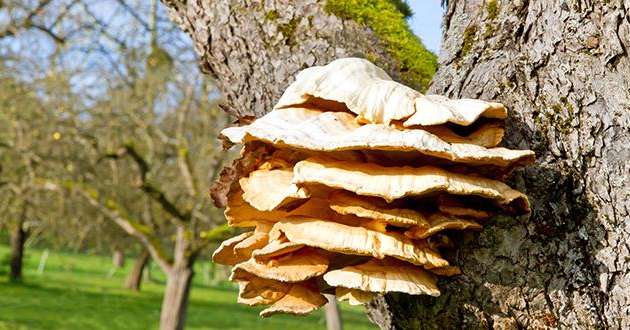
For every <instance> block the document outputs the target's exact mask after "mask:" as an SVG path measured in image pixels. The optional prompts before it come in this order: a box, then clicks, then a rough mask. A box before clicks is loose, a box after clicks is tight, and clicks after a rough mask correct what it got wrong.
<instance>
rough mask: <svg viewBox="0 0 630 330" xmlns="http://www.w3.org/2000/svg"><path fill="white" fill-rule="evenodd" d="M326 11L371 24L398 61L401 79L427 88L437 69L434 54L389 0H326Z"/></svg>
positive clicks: (418, 87)
mask: <svg viewBox="0 0 630 330" xmlns="http://www.w3.org/2000/svg"><path fill="white" fill-rule="evenodd" d="M325 9H326V11H328V12H330V13H332V14H334V15H336V16H338V17H341V18H343V19H350V20H354V21H356V22H358V23H359V24H364V25H366V26H368V27H370V28H371V29H372V30H373V31H374V33H376V35H377V36H378V37H379V38H380V39H381V40H382V41H383V42H384V43H385V45H386V46H387V51H388V52H389V53H390V54H391V55H392V57H393V58H394V59H395V60H396V61H398V64H399V69H400V72H401V78H402V80H403V82H405V83H407V84H409V85H410V86H412V87H414V88H417V89H419V90H421V91H424V90H426V88H427V87H428V86H429V83H430V82H431V78H432V77H433V74H434V73H435V71H436V70H437V57H436V56H435V54H433V53H431V52H430V51H429V50H427V49H426V48H425V47H424V45H423V44H422V42H421V41H420V39H419V38H418V37H417V36H416V35H414V34H413V32H412V31H411V29H410V28H409V25H408V24H407V21H406V20H405V14H404V13H402V12H401V11H400V10H399V9H398V8H397V6H396V5H395V4H394V3H393V2H392V1H388V0H328V1H327V2H326V7H325Z"/></svg>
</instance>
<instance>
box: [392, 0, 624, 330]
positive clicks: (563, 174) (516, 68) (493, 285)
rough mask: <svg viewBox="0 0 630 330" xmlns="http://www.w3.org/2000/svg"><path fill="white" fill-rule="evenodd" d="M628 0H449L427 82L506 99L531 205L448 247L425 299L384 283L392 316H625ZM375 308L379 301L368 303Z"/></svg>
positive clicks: (464, 322) (435, 320)
mask: <svg viewBox="0 0 630 330" xmlns="http://www.w3.org/2000/svg"><path fill="white" fill-rule="evenodd" d="M629 13H630V1H627V0H626V1H625V3H624V2H622V1H547V0H537V1H534V0H530V1H526V0H519V1H481V0H467V1H463V0H460V1H449V3H448V7H447V12H446V16H445V19H444V29H445V32H444V36H443V47H442V52H441V55H440V57H441V58H440V62H441V66H440V69H439V71H438V73H437V74H436V76H435V77H434V80H433V84H432V87H431V88H430V91H431V92H433V93H439V94H444V95H447V96H451V97H474V98H482V99H491V100H498V101H500V102H503V103H505V104H506V105H507V106H508V107H509V108H510V109H511V113H512V115H511V117H510V119H509V120H508V135H507V141H506V143H505V144H506V145H507V146H509V147H512V148H530V149H534V150H535V151H536V153H537V157H538V161H537V162H536V164H535V165H534V166H532V167H530V168H527V169H525V170H523V171H520V172H518V173H516V174H515V175H514V176H513V179H512V184H513V185H515V186H516V187H518V188H520V189H521V190H522V191H525V192H526V193H527V194H528V196H529V198H530V200H531V202H532V209H533V213H532V214H531V216H530V217H529V218H520V219H515V218H497V219H494V220H493V221H491V222H490V223H489V224H488V226H486V228H485V230H484V231H483V232H482V233H481V234H480V235H478V236H476V237H473V238H472V239H470V240H467V241H466V243H464V244H463V245H462V246H460V248H459V250H458V251H459V252H458V253H457V256H456V258H455V263H456V264H458V265H460V266H461V267H462V270H463V272H464V275H463V276H459V277H456V278H453V279H452V280H446V281H442V283H440V287H441V288H442V291H443V295H442V296H441V297H440V298H437V299H433V298H431V299H429V298H421V299H414V298H410V297H406V296H402V295H388V296H387V297H385V299H383V300H382V301H381V302H380V303H381V305H384V306H386V308H385V311H386V312H385V314H389V315H388V317H386V319H389V320H391V321H390V325H389V326H390V327H394V328H405V329H410V328H445V327H446V328H462V327H463V328H517V327H526V328H545V327H553V328H570V329H577V328H582V329H593V328H612V329H628V328H630V251H629V248H630V221H628V209H629V204H628V203H629V200H630V199H629V197H630V196H629V190H628V184H629V183H630V182H628V177H629V176H628V173H630V171H629V170H630V169H629V162H628V159H630V154H629V151H628V150H629V149H628V144H629V143H630V134H629V130H628V128H629V119H630V117H629V113H630V59H629V57H628V47H630V16H629V15H630V14H629ZM380 307H381V310H382V309H383V306H380Z"/></svg>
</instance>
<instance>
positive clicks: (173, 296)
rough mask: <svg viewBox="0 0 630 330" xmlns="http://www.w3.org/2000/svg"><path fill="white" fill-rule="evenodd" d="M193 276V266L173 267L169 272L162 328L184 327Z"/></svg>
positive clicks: (161, 316)
mask: <svg viewBox="0 0 630 330" xmlns="http://www.w3.org/2000/svg"><path fill="white" fill-rule="evenodd" d="M192 277H193V270H192V267H182V268H173V269H172V270H171V272H169V273H168V274H167V280H166V289H165V291H164V299H163V300H162V311H161V313H160V330H181V329H184V325H185V323H186V309H187V308H188V295H189V293H190V284H191V281H192Z"/></svg>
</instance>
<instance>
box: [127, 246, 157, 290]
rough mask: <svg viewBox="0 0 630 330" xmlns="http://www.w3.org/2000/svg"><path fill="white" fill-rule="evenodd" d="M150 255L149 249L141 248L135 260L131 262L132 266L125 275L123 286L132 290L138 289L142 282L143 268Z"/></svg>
mask: <svg viewBox="0 0 630 330" xmlns="http://www.w3.org/2000/svg"><path fill="white" fill-rule="evenodd" d="M150 258H151V255H150V254H149V250H147V249H143V250H142V252H140V254H138V256H137V257H136V261H135V262H134V263H133V268H131V271H130V272H129V275H127V280H126V281H125V287H126V288H127V289H130V290H133V291H140V285H141V284H142V274H143V273H144V268H145V267H146V265H147V263H148V262H149V259H150Z"/></svg>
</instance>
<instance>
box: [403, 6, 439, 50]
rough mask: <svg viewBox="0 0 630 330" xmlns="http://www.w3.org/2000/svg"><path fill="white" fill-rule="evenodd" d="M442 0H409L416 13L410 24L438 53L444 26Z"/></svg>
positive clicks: (428, 46) (426, 43)
mask: <svg viewBox="0 0 630 330" xmlns="http://www.w3.org/2000/svg"><path fill="white" fill-rule="evenodd" d="M441 2H442V1H441V0H408V1H407V3H408V4H409V5H410V6H411V8H412V9H413V12H414V15H413V16H412V17H411V18H410V19H409V25H411V28H412V29H413V32H414V33H415V34H417V35H418V36H419V37H420V39H422V42H423V43H424V45H425V46H426V47H427V48H428V49H430V50H431V51H433V52H434V53H436V54H437V53H438V52H439V50H440V37H441V26H442V11H443V10H442V6H441V5H440V3H441Z"/></svg>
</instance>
